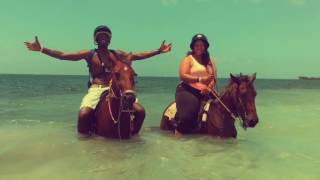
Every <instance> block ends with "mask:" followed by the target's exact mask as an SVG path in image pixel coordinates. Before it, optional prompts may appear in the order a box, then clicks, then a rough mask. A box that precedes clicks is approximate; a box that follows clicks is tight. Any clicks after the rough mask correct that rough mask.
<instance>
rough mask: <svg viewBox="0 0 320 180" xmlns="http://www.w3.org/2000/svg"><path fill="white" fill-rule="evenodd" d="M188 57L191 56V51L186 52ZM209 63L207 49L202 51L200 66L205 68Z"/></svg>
mask: <svg viewBox="0 0 320 180" xmlns="http://www.w3.org/2000/svg"><path fill="white" fill-rule="evenodd" d="M189 55H193V51H188V52H187V56H189ZM209 62H210V53H209V51H208V49H206V50H205V51H204V53H203V54H202V57H201V64H202V65H205V66H207V65H208V64H209Z"/></svg>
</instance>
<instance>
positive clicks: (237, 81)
mask: <svg viewBox="0 0 320 180" xmlns="http://www.w3.org/2000/svg"><path fill="white" fill-rule="evenodd" d="M230 78H231V80H232V81H233V82H235V83H237V84H239V79H238V78H237V77H236V76H234V75H233V74H231V73H230Z"/></svg>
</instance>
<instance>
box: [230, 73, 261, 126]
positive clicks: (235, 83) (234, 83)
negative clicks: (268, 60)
mask: <svg viewBox="0 0 320 180" xmlns="http://www.w3.org/2000/svg"><path fill="white" fill-rule="evenodd" d="M230 78H231V81H230V85H229V86H230V87H233V93H232V94H233V96H232V97H233V102H234V103H233V104H234V109H235V111H236V115H237V116H238V117H241V119H242V120H243V124H242V125H243V126H244V127H245V128H246V127H250V128H253V127H255V126H256V124H257V123H258V122H259V118H258V115H257V111H256V104H255V98H256V95H257V92H256V90H255V87H254V81H255V79H256V73H254V74H253V75H252V76H249V75H242V73H240V75H239V76H234V75H233V74H230Z"/></svg>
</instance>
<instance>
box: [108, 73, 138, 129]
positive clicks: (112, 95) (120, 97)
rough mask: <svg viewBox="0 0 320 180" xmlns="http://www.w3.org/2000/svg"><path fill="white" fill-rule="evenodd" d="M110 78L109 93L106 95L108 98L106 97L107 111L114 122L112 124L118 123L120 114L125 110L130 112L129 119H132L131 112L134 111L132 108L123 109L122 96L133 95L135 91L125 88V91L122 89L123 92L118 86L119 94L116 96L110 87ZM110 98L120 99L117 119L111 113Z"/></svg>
mask: <svg viewBox="0 0 320 180" xmlns="http://www.w3.org/2000/svg"><path fill="white" fill-rule="evenodd" d="M112 82H113V81H112V79H111V80H110V82H109V87H110V90H109V91H110V93H109V95H108V99H107V101H108V107H109V108H108V109H109V113H110V116H111V119H112V121H113V122H114V124H117V123H119V122H120V117H121V114H122V113H124V112H127V113H129V114H130V119H131V120H133V118H134V117H133V113H134V110H133V108H132V109H127V110H125V109H124V106H123V101H124V97H125V94H129V93H130V94H133V95H135V91H133V90H126V91H124V92H122V91H121V89H120V88H118V89H119V91H120V96H117V95H116V93H115V92H114V90H113V89H112ZM116 85H117V84H116ZM111 98H115V99H120V106H119V109H118V117H117V120H116V119H115V118H114V116H113V113H112V110H111V104H110V103H111Z"/></svg>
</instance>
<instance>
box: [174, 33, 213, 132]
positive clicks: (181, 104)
mask: <svg viewBox="0 0 320 180" xmlns="http://www.w3.org/2000/svg"><path fill="white" fill-rule="evenodd" d="M190 48H191V50H192V51H191V52H189V53H188V54H187V56H186V57H185V58H184V59H183V60H182V63H181V65H180V73H179V74H180V79H181V80H182V82H181V83H180V84H179V85H178V86H177V89H176V106H177V114H176V118H175V120H176V123H175V134H176V135H177V136H179V135H180V134H187V133H192V132H193V131H195V130H197V128H198V121H197V120H198V113H199V110H200V105H201V101H202V99H203V98H204V97H205V95H207V94H208V92H209V91H210V89H213V88H214V87H215V85H216V80H217V69H216V66H215V64H214V62H213V59H212V58H210V55H209V52H208V48H209V42H208V39H207V37H206V36H205V35H203V34H196V35H195V36H193V38H192V40H191V43H190Z"/></svg>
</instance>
